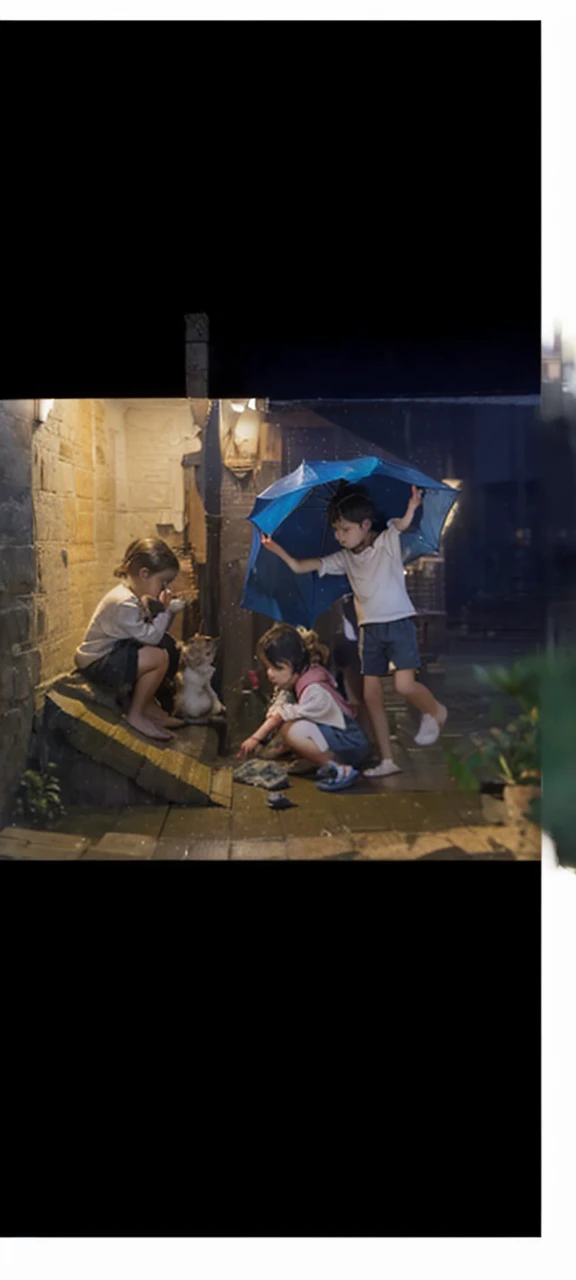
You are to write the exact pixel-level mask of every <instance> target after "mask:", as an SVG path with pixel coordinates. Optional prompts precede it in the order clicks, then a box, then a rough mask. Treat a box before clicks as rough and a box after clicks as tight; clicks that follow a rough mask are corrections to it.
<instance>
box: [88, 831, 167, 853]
mask: <svg viewBox="0 0 576 1280" xmlns="http://www.w3.org/2000/svg"><path fill="white" fill-rule="evenodd" d="M155 847H156V840H155V838H154V836H146V835H142V834H136V833H135V832H127V831H109V832H107V833H106V835H105V836H103V837H102V839H101V840H100V841H99V843H98V844H97V845H96V848H95V850H94V852H95V853H99V852H100V853H122V854H128V855H129V857H131V858H151V857H152V854H153V853H154V849H155Z"/></svg>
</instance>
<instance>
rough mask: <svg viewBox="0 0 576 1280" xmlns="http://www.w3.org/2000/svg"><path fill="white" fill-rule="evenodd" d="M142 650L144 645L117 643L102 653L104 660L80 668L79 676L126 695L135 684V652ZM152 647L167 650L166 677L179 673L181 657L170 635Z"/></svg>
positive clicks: (126, 642)
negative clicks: (107, 651)
mask: <svg viewBox="0 0 576 1280" xmlns="http://www.w3.org/2000/svg"><path fill="white" fill-rule="evenodd" d="M142 648H144V646H143V645H141V644H140V643H139V641H138V640H117V642H116V644H115V645H114V648H113V649H111V650H110V653H107V654H105V656H104V657H103V658H98V660H97V661H96V662H91V663H90V666H89V667H83V668H82V675H84V676H86V679H87V680H92V681H93V683H94V684H101V685H105V687H106V688H108V689H115V690H116V691H117V692H118V693H119V694H125V693H129V692H130V690H131V689H133V688H134V685H135V684H136V679H137V676H138V650H139V649H142ZM155 648H157V649H166V650H167V651H168V671H167V672H166V675H167V676H168V677H172V676H174V675H175V674H176V671H177V670H178V662H179V658H180V650H179V648H178V645H177V644H176V641H175V640H173V639H172V636H163V637H162V639H161V641H160V643H159V644H158V645H156V646H155Z"/></svg>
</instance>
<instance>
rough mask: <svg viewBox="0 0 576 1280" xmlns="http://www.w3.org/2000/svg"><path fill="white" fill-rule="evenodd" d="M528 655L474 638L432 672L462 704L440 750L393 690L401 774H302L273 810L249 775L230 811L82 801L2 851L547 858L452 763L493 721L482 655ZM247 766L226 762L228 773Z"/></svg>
mask: <svg viewBox="0 0 576 1280" xmlns="http://www.w3.org/2000/svg"><path fill="white" fill-rule="evenodd" d="M516 656H518V655H517V654H515V653H514V652H511V653H510V655H509V656H508V655H502V654H501V653H500V652H496V651H495V649H494V648H493V647H492V648H491V647H490V646H487V647H486V652H485V653H477V652H472V651H471V650H470V649H468V650H467V649H466V646H462V649H461V651H460V652H459V653H456V654H452V655H451V656H450V658H449V659H448V660H447V661H446V662H445V663H444V664H443V665H442V666H440V665H439V667H438V668H437V669H436V671H435V670H434V669H431V670H430V671H429V672H428V673H427V674H426V683H427V684H428V685H429V687H430V688H432V690H433V692H434V693H435V694H436V696H438V697H439V698H440V699H441V700H442V701H445V702H446V704H447V705H448V706H449V709H450V714H449V718H448V722H447V726H446V731H445V732H444V733H443V734H442V735H441V738H440V740H439V742H438V743H437V744H435V745H434V746H433V747H426V748H418V747H415V746H414V744H413V736H414V731H415V728H416V727H417V717H415V715H414V713H413V711H412V709H410V708H408V709H407V708H406V705H405V703H404V702H403V701H402V700H400V699H398V698H396V697H395V695H394V694H393V691H392V690H391V689H390V687H388V688H387V692H386V699H387V704H388V709H389V714H390V719H391V725H392V729H393V733H394V754H395V757H396V759H397V761H398V763H399V764H400V765H401V767H402V772H401V773H399V774H397V775H395V776H394V777H392V778H386V779H377V780H368V779H360V780H359V781H358V782H357V783H355V785H354V786H353V787H352V788H351V789H350V790H349V791H343V792H341V793H340V794H338V795H329V794H327V793H326V792H322V791H318V790H317V788H316V786H315V782H314V777H313V774H310V773H308V774H304V773H302V772H300V773H298V772H297V773H295V774H292V775H291V779H290V788H289V790H288V792H287V794H288V795H289V797H290V799H291V800H292V801H293V804H294V807H293V808H291V809H287V810H280V811H276V812H275V811H273V810H271V809H269V808H268V805H267V802H266V796H267V793H266V792H265V791H264V790H263V789H261V788H259V787H248V786H242V785H241V784H238V783H234V785H233V789H232V806H231V808H230V809H228V810H227V809H224V808H211V807H206V808H199V807H193V806H179V805H172V804H162V803H159V804H145V805H141V806H137V807H128V808H122V809H121V808H116V809H109V808H108V809H100V810H99V811H94V810H93V809H86V808H80V807H78V808H75V809H74V810H70V812H69V814H68V815H67V816H66V818H64V819H62V820H61V822H60V823H59V824H58V828H57V829H56V830H55V831H53V832H50V833H47V832H40V831H37V832H35V831H32V830H23V829H16V828H13V827H5V828H4V830H2V831H0V858H1V859H32V860H43V861H44V860H54V859H59V860H68V861H70V860H72V861H94V860H98V861H117V860H120V859H123V860H129V861H134V860H139V861H142V860H146V861H150V860H151V861H164V860H179V861H201V860H208V861H254V860H271V859H274V860H278V859H282V860H285V859H288V860H290V861H303V860H304V861H305V860H319V859H322V860H335V861H338V860H341V861H349V860H354V861H357V862H360V861H374V860H383V859H384V860H394V861H404V860H409V861H422V860H466V859H468V860H469V859H473V860H492V861H494V860H498V861H525V860H530V861H534V860H539V859H540V855H541V838H540V830H539V828H538V827H536V826H534V824H531V823H529V824H526V825H524V826H517V825H516V826H511V825H509V824H507V823H506V821H505V810H504V803H503V801H501V800H496V799H494V798H492V797H487V796H481V795H480V793H478V792H465V791H460V790H459V789H458V788H457V787H456V785H455V784H454V782H453V781H452V780H451V778H450V776H449V772H448V768H447V765H446V759H445V749H446V747H447V746H457V745H458V742H459V741H462V739H463V738H465V737H467V736H468V735H469V734H470V733H471V732H473V731H474V730H475V729H478V728H486V727H487V726H488V725H489V724H490V718H491V710H490V709H491V705H492V703H493V700H494V695H492V694H490V693H489V692H488V693H486V692H484V690H482V689H481V688H479V687H478V686H477V684H476V682H475V680H474V675H473V663H474V662H476V661H479V662H483V661H484V662H486V661H498V662H507V661H509V660H514V658H515V657H516ZM386 683H387V685H388V686H389V685H390V682H389V681H388V682H386ZM511 709H512V708H511ZM235 763H236V762H235V761H231V760H223V761H222V764H223V767H225V768H227V769H230V767H231V766H233V765H234V764H235ZM299 768H300V767H299Z"/></svg>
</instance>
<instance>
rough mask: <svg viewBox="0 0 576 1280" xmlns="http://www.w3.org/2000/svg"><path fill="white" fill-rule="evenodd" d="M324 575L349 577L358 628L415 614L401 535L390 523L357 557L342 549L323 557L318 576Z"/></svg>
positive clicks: (389, 522)
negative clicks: (338, 574) (407, 584)
mask: <svg viewBox="0 0 576 1280" xmlns="http://www.w3.org/2000/svg"><path fill="white" fill-rule="evenodd" d="M325 573H345V574H346V575H347V577H348V581H349V583H350V586H351V587H352V590H353V592H354V605H355V608H356V614H357V617H358V625H359V626H362V625H363V624H364V623H365V622H396V621H397V620H398V619H399V618H410V617H412V615H413V614H415V613H416V610H415V608H414V605H413V604H412V601H411V599H410V596H409V595H408V592H407V590H406V585H405V581H404V566H403V564H402V552H401V549H400V533H399V531H398V529H397V528H396V526H395V524H393V522H392V521H391V520H389V521H388V528H387V529H386V530H385V531H384V533H379V534H378V537H377V538H375V540H374V542H373V543H372V546H371V547H365V548H364V550H363V551H359V552H358V554H357V555H355V554H354V552H353V551H344V550H342V551H335V553H334V555H333V556H323V557H322V559H321V561H320V568H319V570H318V574H319V577H321V578H322V577H323V576H324V574H325Z"/></svg>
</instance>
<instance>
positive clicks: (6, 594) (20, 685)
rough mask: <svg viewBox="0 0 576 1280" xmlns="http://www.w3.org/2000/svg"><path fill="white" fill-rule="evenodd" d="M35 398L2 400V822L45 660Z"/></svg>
mask: <svg viewBox="0 0 576 1280" xmlns="http://www.w3.org/2000/svg"><path fill="white" fill-rule="evenodd" d="M33 414H34V402H33V401H32V400H2V401H0V822H4V821H6V820H7V818H8V811H9V807H10V803H11V799H12V795H13V792H14V790H15V787H16V785H17V782H18V780H19V777H20V774H21V773H22V770H23V769H24V767H25V765H26V757H27V751H28V741H29V737H30V730H31V727H32V719H33V715H34V686H35V684H36V681H37V679H38V673H39V667H40V660H39V654H38V651H37V649H36V648H35V644H34V600H33V593H34V585H35V557H34V547H33V517H32V498H31V492H30V469H31V461H30V459H31V443H32V431H33V426H32V421H33Z"/></svg>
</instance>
